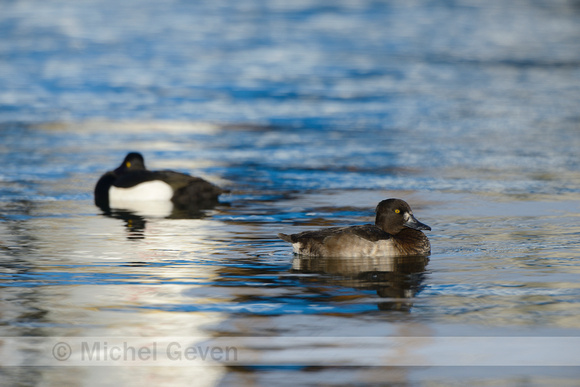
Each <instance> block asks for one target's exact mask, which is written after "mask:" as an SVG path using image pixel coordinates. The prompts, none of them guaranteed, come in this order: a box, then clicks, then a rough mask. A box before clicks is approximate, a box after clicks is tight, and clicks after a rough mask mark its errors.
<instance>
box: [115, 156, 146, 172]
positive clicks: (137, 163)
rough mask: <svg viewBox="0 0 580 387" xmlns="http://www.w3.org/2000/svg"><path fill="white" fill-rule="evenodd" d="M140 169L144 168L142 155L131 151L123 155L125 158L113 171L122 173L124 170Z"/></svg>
mask: <svg viewBox="0 0 580 387" xmlns="http://www.w3.org/2000/svg"><path fill="white" fill-rule="evenodd" d="M142 170H145V160H144V159H143V156H142V155H141V153H137V152H131V153H129V154H128V155H127V156H125V160H123V162H122V163H121V165H120V166H119V167H118V168H117V169H115V173H116V174H117V175H122V174H123V173H125V172H129V171H142Z"/></svg>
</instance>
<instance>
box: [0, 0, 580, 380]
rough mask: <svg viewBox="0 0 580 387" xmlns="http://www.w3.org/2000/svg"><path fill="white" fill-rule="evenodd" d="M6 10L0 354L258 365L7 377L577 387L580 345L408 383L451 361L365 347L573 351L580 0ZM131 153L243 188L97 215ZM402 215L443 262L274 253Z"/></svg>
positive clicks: (11, 375) (37, 370) (55, 4)
mask: <svg viewBox="0 0 580 387" xmlns="http://www.w3.org/2000/svg"><path fill="white" fill-rule="evenodd" d="M0 10H1V11H0V37H1V38H2V39H0V140H1V141H0V165H2V168H1V169H0V265H1V266H2V270H1V273H0V286H1V287H0V305H1V309H0V336H2V337H30V336H41V337H67V336H70V337H173V336H175V337H177V336H179V337H197V338H199V340H200V342H206V343H212V342H219V340H224V339H227V338H231V339H232V340H234V339H238V340H241V341H234V342H235V343H238V344H237V345H238V346H239V348H240V349H244V350H246V351H249V352H244V353H251V355H252V356H253V357H251V358H246V359H243V360H244V363H243V364H229V363H227V362H223V363H218V364H216V365H212V366H206V367H168V366H150V367H108V368H103V367H96V366H87V367H66V366H56V367H5V368H3V369H2V370H0V375H2V378H3V380H5V381H6V382H7V384H11V385H55V384H58V385H63V383H65V385H68V384H70V385H99V384H101V383H105V384H107V383H109V384H111V383H119V384H124V385H144V384H145V385H176V384H186V383H187V384H192V383H193V382H192V381H195V383H194V384H195V385H207V386H212V385H228V386H229V385H380V384H385V385H397V386H399V385H400V386H407V385H408V386H418V385H421V386H422V385H482V386H484V385H485V386H487V385H518V386H519V385H576V383H577V380H578V379H579V378H580V371H579V368H578V366H579V365H580V364H579V363H578V360H577V357H578V356H577V355H578V352H577V351H574V350H571V349H566V348H568V347H562V348H557V347H554V346H546V347H538V346H536V347H534V346H532V347H531V350H530V351H529V352H527V353H525V356H527V358H528V359H530V363H534V361H536V364H535V365H539V366H547V365H553V366H555V367H513V366H514V365H518V363H517V362H515V363H510V364H495V365H502V366H503V367H493V368H490V367H483V366H479V367H478V366H472V367H426V366H422V367H414V366H413V365H421V364H424V363H425V362H427V363H428V362H429V361H435V362H436V360H437V359H438V358H439V359H440V358H441V357H440V356H445V355H449V354H450V349H449V348H451V347H450V346H446V345H441V344H433V342H429V343H423V344H424V345H425V347H424V348H423V349H418V350H414V349H413V348H409V349H408V351H407V350H405V351H402V352H401V353H403V352H404V353H407V352H410V353H415V354H421V356H423V357H422V359H423V360H421V362H422V363H421V362H419V363H421V364H418V363H417V364H408V365H410V366H408V367H405V366H403V365H404V364H403V365H401V364H396V358H389V354H390V352H389V351H390V350H391V349H392V348H387V346H385V347H383V346H380V345H378V344H375V345H373V340H376V342H377V343H378V342H381V340H383V339H388V338H396V337H401V338H409V337H411V338H413V337H418V338H423V339H426V338H427V339H429V338H432V339H433V340H434V339H435V338H437V337H451V336H461V337H488V338H490V340H491V342H493V340H498V338H501V337H513V336H518V337H528V338H530V340H531V342H532V343H537V341H534V340H537V339H540V338H543V339H545V338H555V337H570V338H575V337H577V336H579V334H580V302H579V300H580V281H579V278H580V263H579V258H580V158H579V153H578V149H580V126H579V122H580V114H579V110H578V107H579V106H580V27H579V26H580V8H579V7H578V4H577V2H574V1H564V0H562V1H545V2H543V1H517V2H510V3H509V4H506V3H505V2H502V1H491V2H490V1H477V0H475V1H457V2H452V1H449V2H435V3H434V2H429V1H415V2H406V1H400V2H399V1H385V2H383V1H348V0H345V1H338V2H326V1H314V0H303V1H294V2H285V1H267V2H266V1H253V0H244V1H224V2H213V1H207V2H205V1H197V2H185V1H156V2H153V1H131V0H130V1H124V2H112V1H108V0H95V1H90V2H88V3H87V2H83V3H82V4H81V3H78V4H77V2H69V1H64V0H63V1H34V0H33V1H8V2H4V3H3V4H2V5H1V6H0ZM129 151H140V152H142V153H143V154H144V156H145V159H146V162H147V165H148V167H150V168H151V169H174V170H178V171H182V172H186V173H190V174H193V175H196V176H201V177H204V178H206V179H207V180H209V181H211V182H214V183H216V184H218V185H220V186H222V187H224V188H226V189H228V190H229V193H227V194H225V195H223V196H222V198H221V203H220V204H219V205H218V206H216V207H215V208H212V209H208V210H204V211H202V212H201V213H194V214H192V213H177V212H174V213H172V214H169V213H164V210H163V209H155V208H152V207H146V208H138V209H134V211H133V212H121V211H119V212H115V213H113V214H111V215H110V216H108V215H105V214H103V213H102V212H101V211H100V210H99V209H98V208H97V207H95V206H94V204H93V196H92V190H93V187H94V185H95V183H96V181H97V180H98V178H99V176H100V175H101V174H102V173H103V172H105V171H106V170H109V169H112V168H114V167H116V166H117V165H118V164H119V163H120V162H121V161H122V159H123V157H124V156H125V154H126V153H127V152H129ZM388 197H399V198H403V199H405V200H406V201H408V202H409V203H410V205H411V206H412V208H413V210H414V214H415V216H416V217H417V218H418V219H419V220H420V221H422V222H424V223H426V224H428V225H430V226H431V227H432V229H433V231H431V232H427V234H428V236H429V238H430V240H431V244H432V254H431V256H430V257H429V259H427V260H425V259H422V258H412V259H411V258H409V259H342V260H336V259H316V260H314V259H305V258H300V257H296V256H293V255H292V253H291V246H289V245H288V244H287V243H285V242H283V241H281V240H279V239H278V238H277V237H276V234H277V233H278V232H287V233H288V232H299V231H303V230H307V229H312V228H319V227H326V226H334V225H351V224H361V223H368V222H372V221H373V216H374V214H373V210H374V207H375V206H376V204H377V203H378V202H379V201H380V200H382V199H385V198H388ZM252 338H262V339H264V338H265V339H266V341H262V342H260V341H259V340H257V339H256V340H252ZM321 338H322V339H324V338H331V339H332V342H330V343H328V342H324V341H323V340H322V341H321ZM353 338H355V339H356V338H360V340H361V342H360V343H358V344H357V341H356V340H353ZM363 338H364V339H365V340H366V341H365V340H363ZM369 338H370V340H371V341H370V342H369ZM278 339H285V340H286V341H284V340H282V341H275V340H278ZM268 340H270V341H268ZM300 340H302V341H300ZM12 342H14V341H12ZM364 343H366V344H364ZM463 349H464V350H468V349H469V350H475V353H476V354H477V351H478V348H477V347H475V348H463ZM482 350H483V348H482ZM414 351H415V352H414ZM425 351H426V352H425ZM441 354H443V355H441ZM0 355H1V356H2V357H1V358H0V361H2V362H3V364H6V365H14V360H11V359H14V358H19V359H20V358H22V359H24V360H23V361H22V364H31V363H30V362H31V361H33V360H34V359H35V352H34V351H31V350H30V348H27V347H25V346H24V345H18V342H17V341H16V344H15V345H14V346H12V347H8V346H7V345H4V346H3V348H2V349H0ZM407 355H408V353H407ZM38 356H40V355H38ZM397 356H399V355H397ZM401 356H406V355H405V354H403V355H401ZM558 356H560V357H562V356H563V357H565V358H568V359H571V360H572V362H573V364H572V365H573V366H574V367H557V366H561V365H564V364H562V363H558V362H556V363H553V364H547V363H546V362H545V361H546V359H547V358H551V357H553V358H559V357H558ZM515 357H516V358H517V355H515ZM31 359H32V360H31ZM248 359H249V360H248ZM252 359H253V360H252ZM389 359H390V360H389ZM574 359H576V360H574ZM475 363H476V365H477V364H480V363H477V362H475ZM483 364H485V363H481V365H483ZM393 365H397V367H389V366H393ZM456 365H457V364H456ZM336 366H341V367H336ZM344 366H348V367H344ZM381 366H384V367H381ZM510 366H512V367H510ZM66 383H68V384H66Z"/></svg>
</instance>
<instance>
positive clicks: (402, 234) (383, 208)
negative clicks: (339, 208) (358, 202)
mask: <svg viewBox="0 0 580 387" xmlns="http://www.w3.org/2000/svg"><path fill="white" fill-rule="evenodd" d="M375 212H376V218H375V224H364V225H356V226H347V227H330V228H325V229H320V230H314V231H304V232H301V233H298V234H291V235H287V234H284V233H280V234H278V237H279V238H280V239H282V240H284V241H286V242H289V243H291V244H292V246H293V249H294V253H295V254H298V255H304V256H311V257H357V258H360V257H389V256H418V255H424V256H426V255H429V254H430V253H431V244H430V242H429V239H428V238H427V236H426V235H425V234H424V233H423V232H422V230H429V231H430V230H431V227H429V226H427V225H426V224H424V223H421V222H419V221H418V220H417V219H416V218H415V216H414V215H413V211H412V210H411V207H410V206H409V204H407V202H405V201H404V200H402V199H395V198H392V199H386V200H383V201H381V202H380V203H379V204H378V205H377V207H376V210H375Z"/></svg>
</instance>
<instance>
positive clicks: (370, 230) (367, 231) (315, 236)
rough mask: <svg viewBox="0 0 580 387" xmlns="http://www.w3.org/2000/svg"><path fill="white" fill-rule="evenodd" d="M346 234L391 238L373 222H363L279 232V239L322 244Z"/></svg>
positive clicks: (372, 239)
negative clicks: (295, 231)
mask: <svg viewBox="0 0 580 387" xmlns="http://www.w3.org/2000/svg"><path fill="white" fill-rule="evenodd" d="M348 236H357V237H359V238H362V239H366V240H368V241H370V242H377V241H379V240H383V239H389V238H391V235H390V234H388V233H386V232H385V231H383V230H381V229H380V228H378V227H377V226H375V225H374V224H364V225H360V226H350V227H330V228H324V229H321V230H315V231H304V232H301V233H298V234H292V235H286V234H279V237H280V238H281V239H283V240H285V241H286V242H290V243H297V242H307V241H315V242H318V243H322V244H323V243H324V241H325V240H326V239H327V238H333V237H334V238H336V237H338V238H340V237H348Z"/></svg>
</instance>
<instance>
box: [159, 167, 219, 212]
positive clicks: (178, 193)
mask: <svg viewBox="0 0 580 387" xmlns="http://www.w3.org/2000/svg"><path fill="white" fill-rule="evenodd" d="M152 173H153V174H154V176H155V177H156V180H162V181H164V182H166V183H167V184H169V185H170V186H171V188H173V191H174V195H173V199H172V200H173V202H174V203H175V204H177V205H187V204H189V203H191V202H200V201H213V200H217V197H218V196H219V195H220V194H222V193H224V192H225V191H224V190H222V189H221V188H220V187H218V186H217V185H214V184H212V183H210V182H208V181H206V180H204V179H202V178H201V177H195V176H190V175H187V174H185V173H180V172H174V171H154V172H152Z"/></svg>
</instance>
